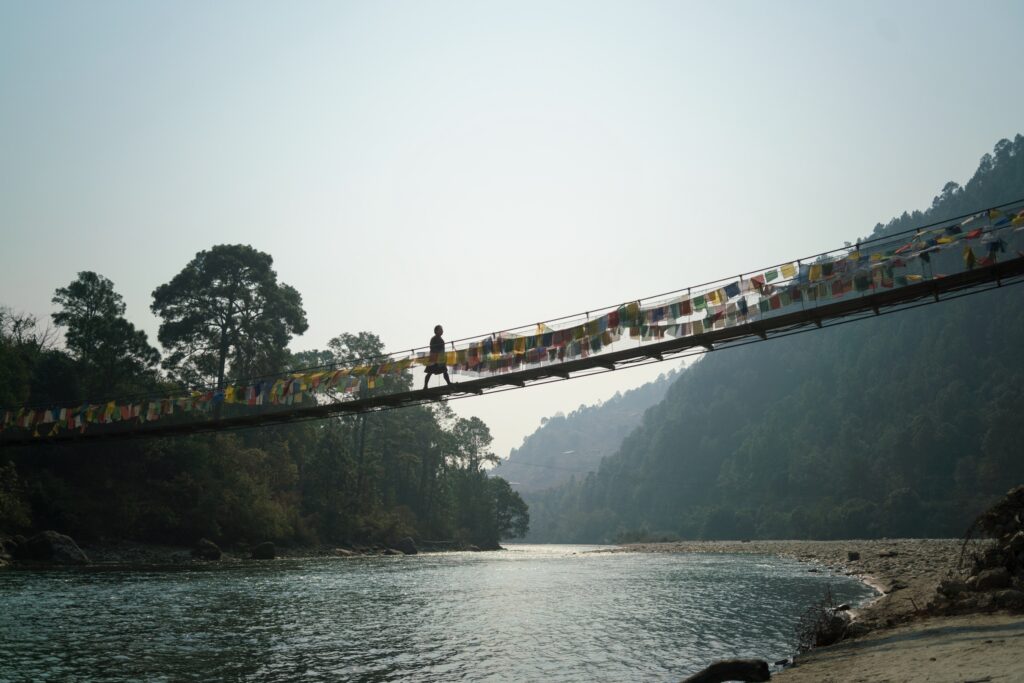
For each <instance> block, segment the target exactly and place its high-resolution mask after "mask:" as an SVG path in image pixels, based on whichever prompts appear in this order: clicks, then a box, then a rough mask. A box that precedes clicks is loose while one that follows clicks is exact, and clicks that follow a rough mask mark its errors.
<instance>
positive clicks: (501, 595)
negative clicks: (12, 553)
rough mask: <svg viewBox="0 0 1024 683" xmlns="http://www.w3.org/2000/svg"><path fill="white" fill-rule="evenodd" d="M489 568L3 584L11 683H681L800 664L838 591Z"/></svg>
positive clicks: (723, 569)
mask: <svg viewBox="0 0 1024 683" xmlns="http://www.w3.org/2000/svg"><path fill="white" fill-rule="evenodd" d="M594 549H595V547H593V546H586V547H584V546H564V545H563V546H544V545H533V546H531V545H512V546H509V549H508V550H506V551H500V552H490V553H439V554H421V555H417V556H410V557H401V556H400V557H355V558H312V559H278V560H274V561H268V562H237V563H224V564H219V565H214V564H211V565H206V566H188V567H181V568H166V567H164V568H156V569H139V568H132V569H128V568H96V567H92V568H85V569H59V570H58V569H55V570H46V571H20V570H8V571H4V572H0V681H22V680H24V681H41V680H46V681H55V680H69V681H71V680H74V681H87V680H103V681H140V680H142V681H187V680H254V681H400V680H401V681H405V680H410V681H453V680H468V681H479V680H488V681H626V680H631V681H637V680H644V681H672V680H679V679H680V678H682V677H683V675H684V674H687V673H692V672H693V671H695V670H698V669H700V668H703V667H704V666H706V665H707V664H709V663H710V662H711V661H712V660H715V659H721V658H726V657H735V656H743V657H759V658H763V659H768V660H769V661H774V660H776V659H782V658H784V657H786V656H787V655H790V654H792V651H793V648H794V624H795V622H796V620H797V618H798V616H799V614H800V613H801V612H802V611H803V610H804V609H805V608H806V607H807V606H808V605H809V604H811V603H813V602H815V601H816V600H818V599H820V598H821V596H822V595H823V593H824V591H825V590H826V588H831V590H832V593H833V595H834V597H835V598H836V600H837V601H844V602H858V601H863V600H865V599H867V598H869V597H870V596H871V594H872V593H871V591H870V590H869V589H867V588H866V587H864V586H863V585H861V584H860V583H858V582H856V581H853V580H852V579H849V578H846V577H842V576H831V575H829V574H828V573H827V572H819V573H811V572H808V567H807V565H803V564H799V563H797V562H794V561H789V560H782V559H778V558H774V557H761V556H746V555H691V554H685V555H684V554H678V555H675V554H632V553H593V552H588V551H591V550H594Z"/></svg>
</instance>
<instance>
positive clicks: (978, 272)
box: [0, 202, 1024, 447]
mask: <svg viewBox="0 0 1024 683" xmlns="http://www.w3.org/2000/svg"><path fill="white" fill-rule="evenodd" d="M1020 204H1021V206H1022V207H1024V202H1020ZM872 242H874V244H873V245H871V248H870V249H869V248H868V247H869V244H868V243H860V244H858V245H856V246H853V245H850V246H848V247H845V248H844V249H842V250H837V251H836V252H828V253H826V254H822V255H819V256H818V257H814V258H808V259H801V260H799V261H795V262H791V263H788V264H782V265H781V266H778V267H775V268H771V269H768V270H764V271H763V272H762V271H759V272H756V273H753V274H749V276H740V278H739V279H732V280H727V281H721V282H717V283H711V286H710V287H707V288H703V289H701V288H692V287H691V288H688V289H686V290H678V294H679V295H678V296H675V297H672V298H668V299H658V300H644V301H648V302H649V303H646V304H642V303H641V302H633V303H629V304H623V305H621V306H618V307H613V308H610V309H608V310H607V311H606V312H605V313H603V314H592V313H591V312H588V314H587V316H586V318H585V319H583V318H581V319H579V320H578V321H576V323H577V324H575V325H569V326H567V327H564V328H562V329H554V328H552V327H550V326H548V325H547V324H544V323H539V324H537V325H536V330H535V331H531V332H530V333H528V334H522V335H518V336H503V335H502V334H500V333H495V334H493V335H489V336H487V337H482V338H478V339H477V340H476V341H474V342H473V343H471V344H469V345H466V346H465V347H463V348H461V349H458V350H456V351H451V352H447V353H446V354H445V357H444V358H441V359H440V362H447V364H448V365H451V366H452V372H453V373H454V374H455V375H456V376H457V377H463V378H465V379H463V380H462V381H460V382H457V383H455V384H452V385H443V386H437V387H432V388H428V389H422V390H414V389H410V388H409V386H408V384H407V383H405V382H404V381H398V380H397V378H398V377H400V376H407V373H408V371H409V370H410V369H413V368H416V367H419V365H422V364H427V363H430V362H437V360H438V359H435V358H433V357H430V358H427V357H425V356H423V355H422V354H421V355H415V349H414V350H413V355H407V356H406V357H404V358H400V357H388V358H385V359H378V360H379V361H380V362H376V361H375V362H374V363H372V364H371V365H363V366H359V367H351V368H345V369H337V368H333V367H331V368H327V369H325V370H318V371H316V372H310V373H295V374H291V375H288V376H282V377H281V378H278V379H277V380H276V381H275V383H274V384H273V385H272V388H270V389H268V388H269V387H271V385H270V384H269V383H268V382H267V381H264V383H263V384H262V385H261V384H260V383H259V382H256V383H254V384H249V385H248V386H246V385H244V384H243V385H239V386H237V387H229V388H228V389H226V390H225V394H224V395H221V396H220V403H218V402H217V400H216V397H214V400H213V405H216V406H220V405H221V404H223V406H222V407H223V408H224V410H217V411H213V410H209V408H210V403H209V401H210V397H209V394H207V395H206V396H205V397H203V398H202V399H199V398H196V397H197V396H198V394H195V393H194V394H192V395H191V396H192V398H191V399H189V398H187V397H186V398H163V399H150V400H149V401H148V403H143V404H142V405H143V406H148V408H147V410H148V411H149V412H148V414H147V413H143V414H140V409H139V408H138V404H134V405H129V404H124V405H118V402H117V401H108V402H103V403H100V404H96V405H93V404H90V405H86V406H82V407H80V408H79V407H75V408H61V409H60V410H59V411H58V410H57V409H45V408H31V407H23V408H21V409H18V410H17V411H12V410H11V409H8V410H6V411H3V410H0V447H6V446H16V445H25V444H36V443H65V442H81V441H94V440H106V439H117V438H138V437H155V436H169V435H176V434H190V433H201V432H209V431H218V430H227V429H239V428H247V427H256V426H262V425H271V424H283V423H288V422H295V421H302V420H321V419H326V418H330V417H333V416H345V415H365V414H366V413H368V412H374V411H381V410H392V409H398V408H405V407H410V406H416V405H425V404H429V403H433V402H438V401H446V400H458V399H462V398H468V397H472V396H480V395H483V394H485V393H495V392H501V391H509V390H513V389H518V388H525V387H528V386H535V385H539V384H544V383H548V382H553V381H567V380H570V379H576V378H578V377H584V376H588V375H591V374H595V373H601V372H609V371H613V370H616V369H621V368H628V367H635V366H637V365H645V364H648V363H652V362H663V361H665V360H670V359H674V358H675V359H678V358H682V357H686V356H690V355H695V354H700V353H705V352H709V351H716V350H723V349H728V348H733V347H736V346H740V345H744V344H748V343H756V342H760V341H769V340H771V339H774V338H778V337H782V336H787V335H790V334H795V333H798V332H802V331H812V330H816V329H823V328H825V327H832V326H835V325H838V324H844V323H846V322H852V321H855V320H860V319H864V318H869V317H876V316H880V315H886V314H890V313H896V312H899V311H901V310H906V309H909V308H916V307H919V306H923V305H931V304H933V303H938V302H940V301H945V300H948V299H951V298H958V297H960V296H966V295H970V294H975V293H979V292H982V291H986V290H988V289H996V288H1000V287H1004V286H1007V285H1012V284H1017V283H1020V282H1022V281H1024V210H1020V211H1019V212H1017V213H1013V212H1009V213H1007V212H1005V211H1001V210H995V209H993V210H990V211H987V212H982V213H980V214H976V215H974V216H971V217H969V218H968V219H967V220H964V221H962V222H956V223H949V222H947V223H945V224H939V227H937V228H933V229H931V230H928V231H925V230H923V229H919V230H917V231H915V232H914V233H913V235H905V234H901V235H897V236H890V237H887V238H880V239H879V240H873V241H872ZM974 249H980V250H981V251H982V253H984V252H986V251H987V254H988V255H987V256H983V257H982V258H980V259H977V258H976V257H975V254H974V251H973V250H974ZM998 254H1006V256H1010V255H1012V256H1011V257H1010V258H1006V256H1003V257H1002V260H998V261H997V256H998ZM961 256H962V258H961ZM961 262H962V263H961ZM624 332H628V337H629V339H632V340H636V341H639V343H628V344H627V343H626V341H625V340H626V337H624V336H620V335H622V334H623V333H624ZM619 339H622V340H623V341H622V342H621V343H620V342H619ZM623 346H625V348H623ZM339 379H343V380H344V382H346V383H347V384H345V386H344V387H343V386H341V385H339V384H338V382H339ZM346 387H347V388H346ZM318 389H319V390H318ZM355 389H358V393H356V392H355ZM261 392H262V393H261ZM285 399H287V400H285ZM175 401H177V403H175ZM204 401H206V403H204ZM182 406H184V407H183V408H182ZM196 406H201V407H203V406H205V410H200V409H197V408H196ZM163 409H166V412H161V411H162V410H163ZM183 411H185V412H183ZM217 413H221V414H220V416H219V417H213V415H216V414H217ZM83 417H85V419H83ZM64 425H67V428H65V427H64Z"/></svg>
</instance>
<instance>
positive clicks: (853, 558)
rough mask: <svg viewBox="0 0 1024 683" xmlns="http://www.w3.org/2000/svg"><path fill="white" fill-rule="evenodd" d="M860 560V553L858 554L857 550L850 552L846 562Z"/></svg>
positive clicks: (847, 554)
mask: <svg viewBox="0 0 1024 683" xmlns="http://www.w3.org/2000/svg"><path fill="white" fill-rule="evenodd" d="M859 559H860V553H858V552H857V551H856V550H850V551H849V552H847V553H846V561H847V562H856V561H857V560H859Z"/></svg>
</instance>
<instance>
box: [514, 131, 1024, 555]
mask: <svg viewBox="0 0 1024 683" xmlns="http://www.w3.org/2000/svg"><path fill="white" fill-rule="evenodd" d="M1021 196H1024V137H1022V136H1020V135H1018V136H1017V137H1016V139H1015V140H1014V141H1013V142H1010V141H1008V140H1002V141H1000V142H999V143H998V144H997V145H996V148H995V151H994V154H991V155H989V154H986V155H985V156H984V157H983V158H982V160H981V164H980V166H979V168H978V171H977V172H976V174H975V175H974V177H972V178H971V180H970V181H969V182H968V183H967V184H966V185H965V186H963V187H960V186H959V185H957V184H956V183H948V184H947V185H946V186H945V187H944V188H943V190H942V193H941V194H940V195H939V196H937V197H936V198H935V201H934V202H933V204H932V207H931V208H929V209H928V210H926V211H923V212H918V211H915V212H913V213H905V214H903V215H902V216H900V217H898V218H896V219H894V220H892V221H890V222H889V223H888V224H886V225H881V224H879V225H878V226H876V227H875V229H874V233H875V234H876V235H881V234H890V233H894V232H898V231H902V230H906V229H909V228H913V227H916V226H920V225H924V224H927V223H930V222H933V221H938V220H942V219H944V218H948V217H953V216H956V215H960V214H963V213H966V212H968V211H970V210H972V209H975V208H978V207H987V206H993V205H996V204H1000V203H1003V202H1008V201H1013V200H1016V199H1019V198H1020V197H1021ZM1022 294H1024V292H1022V291H1021V289H1020V288H1017V287H1008V288H1003V289H998V290H994V291H991V292H987V293H984V294H979V295H977V296H971V297H968V298H964V299H959V300H956V301H952V302H948V303H943V304H940V305H937V306H930V307H926V308H923V309H917V310H913V311H909V312H905V313H901V314H898V315H893V316H883V317H880V318H876V319H871V320H867V321H864V322H859V323H856V324H853V325H844V326H842V327H839V328H836V329H831V330H829V329H826V330H823V331H818V332H814V333H811V334H802V335H797V336H793V337H788V338H785V339H780V340H776V341H772V342H771V343H765V344H754V345H751V346H746V347H742V348H738V349H734V350H729V351H726V352H720V353H712V354H708V355H707V356H706V357H705V358H704V359H702V360H701V361H699V362H698V363H696V364H695V365H694V366H693V367H692V368H690V369H689V370H687V371H686V372H685V373H683V375H682V376H681V377H680V378H679V380H678V381H676V382H675V383H674V384H673V385H672V386H671V387H670V388H669V390H668V393H667V395H666V397H665V399H664V400H663V401H662V402H661V403H660V404H658V405H657V406H655V407H653V408H652V409H651V410H649V411H648V412H647V413H646V415H645V416H644V418H643V422H642V424H641V425H640V427H638V428H637V429H636V430H635V431H634V432H633V433H632V434H630V435H629V436H628V437H627V438H626V439H625V441H624V442H623V444H622V447H621V448H620V449H619V451H618V452H617V453H616V454H615V455H613V456H611V457H609V458H606V459H605V460H604V461H603V463H602V464H601V466H600V468H599V469H598V471H597V472H596V473H593V474H591V475H589V476H587V477H586V478H584V479H582V480H580V481H573V482H572V483H570V484H567V485H564V486H562V487H559V488H557V489H554V490H551V491H547V492H544V493H534V494H531V495H530V496H528V497H527V500H528V502H529V503H530V506H531V518H532V520H533V523H532V534H531V539H532V540H537V541H562V542H583V541H590V542H593V541H608V540H614V539H620V540H626V539H633V538H644V537H676V536H678V537H685V538H782V537H792V538H807V537H815V538H842V537H873V536H955V535H959V534H960V533H962V532H963V530H964V528H965V526H966V525H967V523H968V522H969V521H970V519H971V518H972V516H973V515H974V514H976V513H977V512H978V511H979V510H980V509H981V508H982V507H983V506H984V505H985V503H986V502H987V501H988V500H990V498H991V497H993V496H995V495H998V494H1000V493H1003V492H1005V490H1006V489H1007V488H1009V487H1010V486H1011V485H1014V484H1019V483H1021V482H1022V481H1024V457H1022V455H1024V454H1022V452H1021V444H1022V443H1024V420H1021V419H1020V414H1021V413H1020V411H1021V405H1022V399H1024V357H1022V355H1021V349H1022V348H1024V306H1022V301H1021V296H1022Z"/></svg>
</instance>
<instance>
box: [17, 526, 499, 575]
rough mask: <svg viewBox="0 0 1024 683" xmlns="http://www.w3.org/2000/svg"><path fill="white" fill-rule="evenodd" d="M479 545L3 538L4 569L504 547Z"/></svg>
mask: <svg viewBox="0 0 1024 683" xmlns="http://www.w3.org/2000/svg"><path fill="white" fill-rule="evenodd" d="M500 549H501V548H500V546H499V547H497V548H479V547H477V546H474V545H457V544H454V543H443V542H430V541H421V542H420V543H419V544H417V543H416V542H415V541H414V540H413V539H412V538H409V537H406V538H402V539H399V540H397V541H395V542H394V543H391V544H387V545H381V544H375V545H358V544H353V545H346V546H335V545H330V546H326V545H317V546H277V545H275V544H273V543H271V542H269V541H264V542H262V543H259V544H255V545H232V546H228V547H225V548H221V547H219V546H218V545H217V544H215V543H213V542H212V541H210V540H208V539H199V540H198V541H197V542H196V543H195V544H194V545H193V546H191V547H189V546H175V545H164V544H157V543H138V542H133V541H116V540H107V541H104V542H102V543H81V544H77V543H76V542H75V541H74V540H73V539H71V538H70V537H68V536H64V535H62V534H58V533H56V532H53V531H45V532H41V533H39V534H35V535H32V536H30V537H28V538H26V537H24V536H12V537H0V568H4V567H9V568H32V569H39V568H45V567H48V566H72V565H77V566H90V567H92V566H100V567H154V566H181V565H188V564H193V563H210V562H224V563H231V562H240V561H246V560H271V559H276V558H304V557H363V556H375V555H416V554H417V553H420V552H442V551H472V552H479V551H482V550H500Z"/></svg>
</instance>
